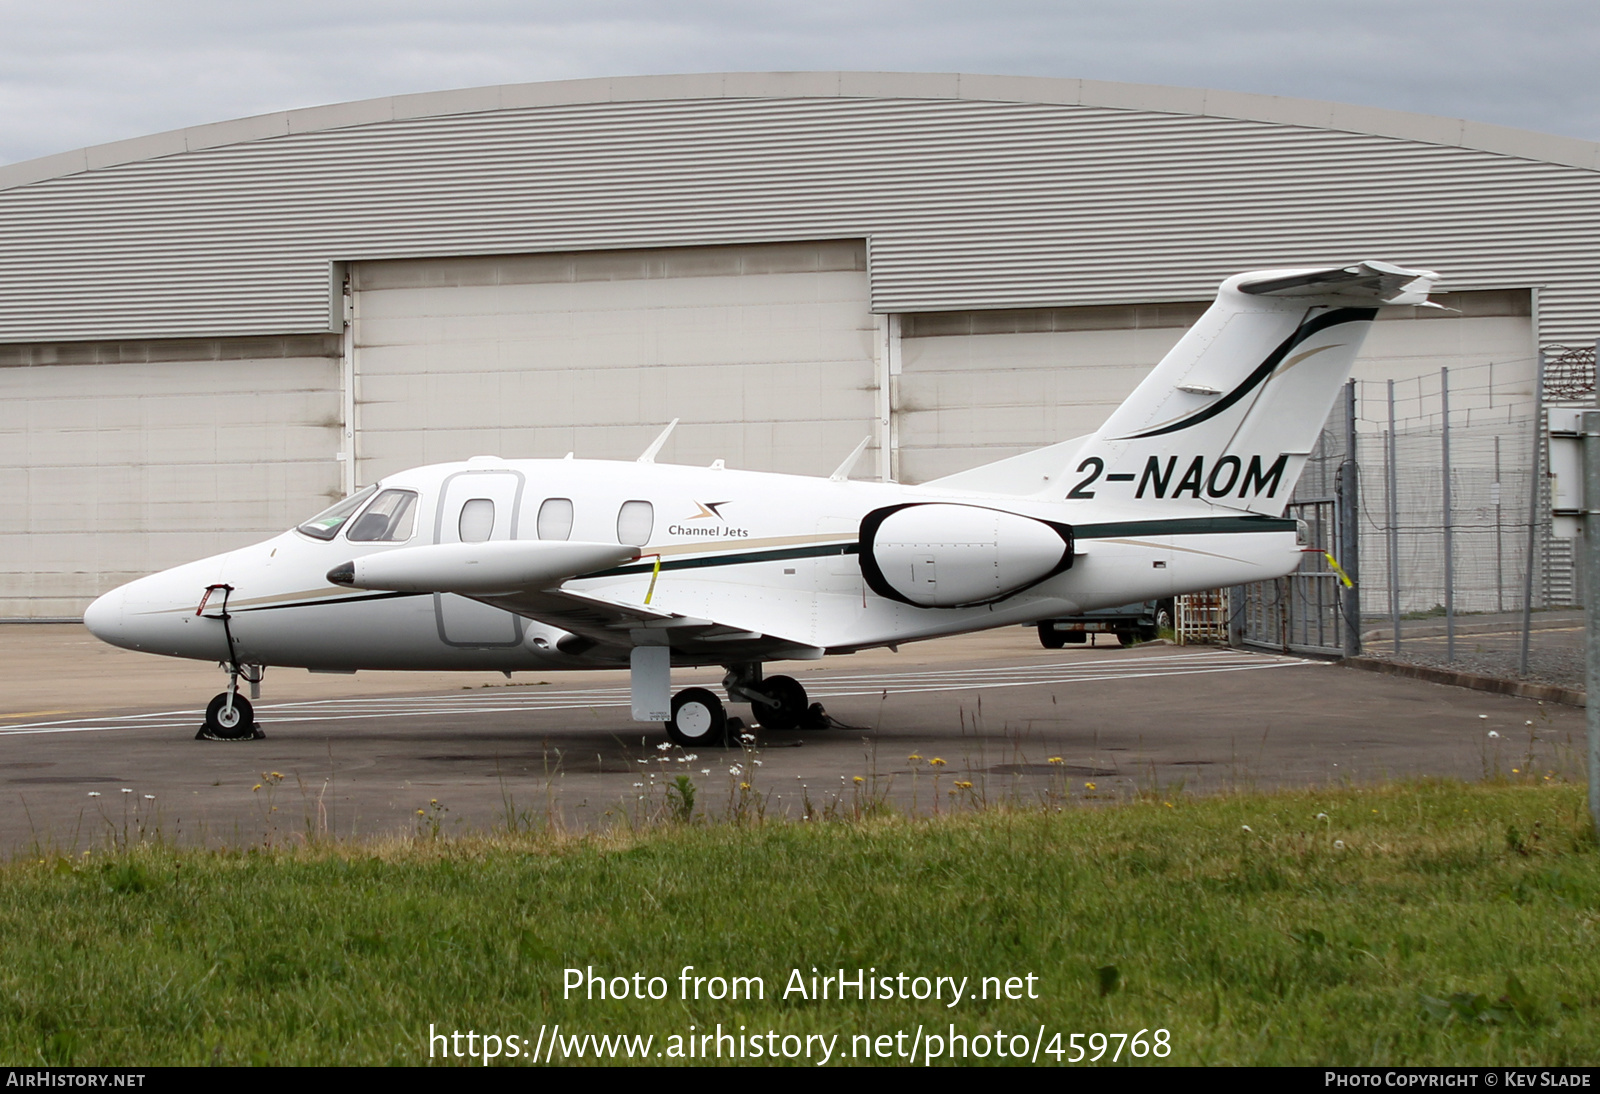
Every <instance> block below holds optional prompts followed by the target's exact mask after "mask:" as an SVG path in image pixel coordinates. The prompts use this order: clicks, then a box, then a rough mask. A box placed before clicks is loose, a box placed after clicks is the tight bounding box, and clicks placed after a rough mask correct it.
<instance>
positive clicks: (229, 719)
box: [194, 585, 267, 741]
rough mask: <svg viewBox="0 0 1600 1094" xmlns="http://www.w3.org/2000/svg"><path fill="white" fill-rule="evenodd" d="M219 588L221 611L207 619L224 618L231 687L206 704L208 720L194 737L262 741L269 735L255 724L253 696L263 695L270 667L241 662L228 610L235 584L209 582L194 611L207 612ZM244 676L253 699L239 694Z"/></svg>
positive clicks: (197, 613)
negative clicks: (212, 596) (264, 679)
mask: <svg viewBox="0 0 1600 1094" xmlns="http://www.w3.org/2000/svg"><path fill="white" fill-rule="evenodd" d="M218 590H221V592H222V612H221V614H219V615H210V616H206V618H207V619H220V620H222V634H223V637H224V638H226V639H227V642H228V660H227V661H226V662H225V663H224V665H223V667H224V668H226V669H227V671H228V690H227V691H224V692H223V693H222V694H220V695H218V696H217V697H216V698H214V699H212V700H211V702H210V703H208V704H206V718H205V721H204V722H203V723H201V726H200V732H198V733H196V734H195V735H194V739H195V740H197V741H259V740H260V739H261V738H263V737H265V736H266V734H265V733H263V732H261V727H260V726H259V725H257V724H256V720H255V708H254V707H253V706H251V704H250V699H259V698H260V697H261V678H262V676H264V675H265V674H266V671H267V669H266V666H265V665H246V664H242V663H240V661H239V647H238V645H237V644H236V643H235V642H234V639H233V627H232V626H231V625H230V623H229V621H230V620H231V619H232V618H233V615H232V614H231V613H230V612H229V611H228V596H229V594H231V593H232V592H233V586H232V585H207V586H206V592H205V595H204V596H202V597H201V598H200V606H199V607H198V608H196V609H195V610H194V614H195V615H205V610H206V604H207V602H209V601H210V599H211V594H212V593H214V592H217V591H218ZM241 678H242V679H243V680H244V682H245V683H247V684H249V685H250V699H246V698H245V697H244V696H242V695H240V694H239V681H240V679H241Z"/></svg>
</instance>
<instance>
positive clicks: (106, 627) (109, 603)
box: [83, 585, 128, 646]
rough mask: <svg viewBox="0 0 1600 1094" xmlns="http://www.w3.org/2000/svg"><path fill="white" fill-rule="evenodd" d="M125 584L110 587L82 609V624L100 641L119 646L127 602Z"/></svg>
mask: <svg viewBox="0 0 1600 1094" xmlns="http://www.w3.org/2000/svg"><path fill="white" fill-rule="evenodd" d="M127 588H128V587H127V586H126V585H123V586H120V587H118V588H115V589H112V590H111V591H110V592H109V593H106V594H105V595H104V596H102V597H100V598H99V599H97V600H96V601H95V602H94V603H93V604H90V605H89V606H88V607H87V608H85V609H84V611H83V625H84V626H85V627H88V628H89V633H90V634H92V635H94V636H95V637H96V638H98V639H100V641H102V642H106V643H109V644H110V645H113V646H120V645H122V643H121V642H120V641H118V639H120V638H121V637H122V633H123V625H124V609H125V607H126V603H127V599H128V596H127Z"/></svg>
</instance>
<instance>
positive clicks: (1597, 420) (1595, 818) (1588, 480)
mask: <svg viewBox="0 0 1600 1094" xmlns="http://www.w3.org/2000/svg"><path fill="white" fill-rule="evenodd" d="M1596 499H1600V411H1595V410H1586V411H1584V414H1583V508H1584V511H1585V512H1584V518H1583V540H1582V542H1583V570H1584V577H1585V578H1586V579H1587V583H1588V587H1589V589H1590V590H1600V550H1596V549H1595V545H1596V543H1597V542H1600V505H1596V503H1595V500H1596ZM1583 619H1584V625H1585V631H1586V633H1585V635H1584V646H1585V649H1584V661H1585V672H1584V686H1585V688H1586V689H1587V694H1588V695H1590V696H1596V695H1600V645H1597V644H1596V643H1595V640H1594V636H1595V632H1596V631H1597V630H1600V595H1596V593H1595V592H1594V591H1590V592H1587V593H1586V594H1585V595H1584V602H1583ZM1585 707H1586V709H1585V712H1584V720H1585V722H1586V723H1587V725H1586V728H1587V730H1588V732H1587V734H1586V736H1587V738H1588V742H1587V743H1588V749H1587V753H1588V767H1589V820H1590V823H1591V824H1593V825H1594V831H1595V834H1596V835H1600V702H1595V701H1593V700H1592V699H1591V701H1590V702H1588V703H1586V704H1585Z"/></svg>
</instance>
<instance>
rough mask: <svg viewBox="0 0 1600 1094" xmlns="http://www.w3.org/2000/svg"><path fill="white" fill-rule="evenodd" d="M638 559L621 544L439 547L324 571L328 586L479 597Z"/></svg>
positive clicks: (367, 559)
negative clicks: (331, 584)
mask: <svg viewBox="0 0 1600 1094" xmlns="http://www.w3.org/2000/svg"><path fill="white" fill-rule="evenodd" d="M638 557H639V548H637V547H633V546H629V545H628V544H623V543H573V542H568V541H565V540H543V539H535V540H492V541H489V542H486V543H441V544H437V545H434V546H428V547H402V548H400V549H399V550H395V551H381V552H378V553H375V554H370V555H365V556H363V557H361V558H358V559H355V560H354V561H351V562H346V563H343V564H341V565H339V566H335V567H334V568H333V569H331V570H329V571H328V580H329V581H331V582H332V583H333V584H335V585H348V586H353V587H354V588H357V589H382V590H387V591H392V592H407V593H459V594H460V595H462V596H474V597H481V596H490V595H494V594H497V593H499V594H504V593H515V592H520V591H523V590H528V589H542V588H546V587H548V586H551V585H556V584H559V583H561V582H563V581H565V580H567V579H568V578H571V577H577V576H578V575H579V574H589V573H594V572H595V571H596V570H604V569H607V568H608V567H611V566H616V565H619V564H620V563H624V562H632V561H633V560H634V559H636V558H638Z"/></svg>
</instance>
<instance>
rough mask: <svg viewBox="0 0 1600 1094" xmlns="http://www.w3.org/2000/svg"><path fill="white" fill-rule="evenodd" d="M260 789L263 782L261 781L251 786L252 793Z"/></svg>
mask: <svg viewBox="0 0 1600 1094" xmlns="http://www.w3.org/2000/svg"><path fill="white" fill-rule="evenodd" d="M260 789H261V784H260V783H256V784H255V785H254V786H252V787H251V788H250V793H252V794H254V793H255V792H256V791H257V790H260Z"/></svg>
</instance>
